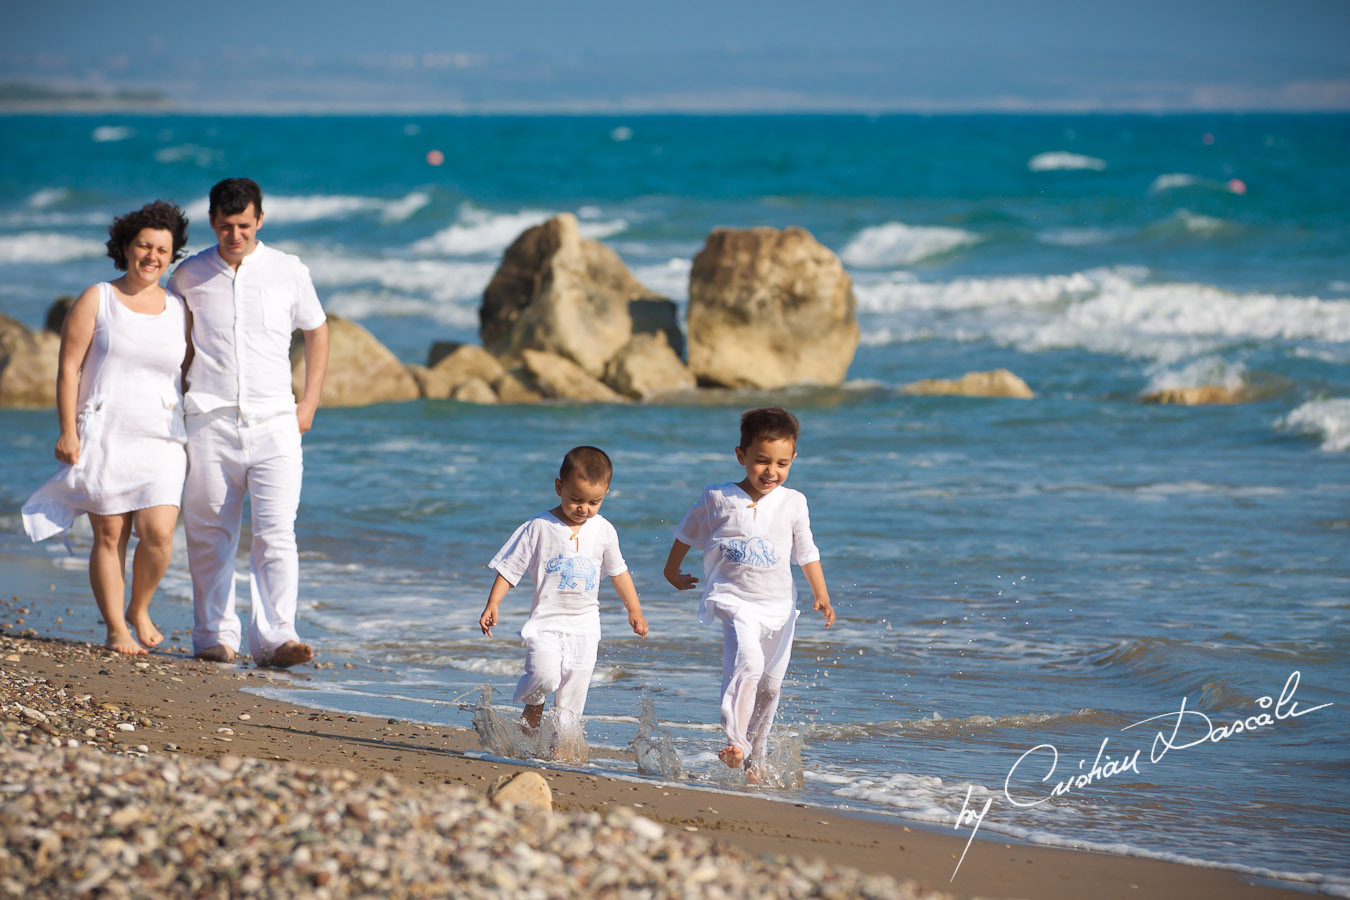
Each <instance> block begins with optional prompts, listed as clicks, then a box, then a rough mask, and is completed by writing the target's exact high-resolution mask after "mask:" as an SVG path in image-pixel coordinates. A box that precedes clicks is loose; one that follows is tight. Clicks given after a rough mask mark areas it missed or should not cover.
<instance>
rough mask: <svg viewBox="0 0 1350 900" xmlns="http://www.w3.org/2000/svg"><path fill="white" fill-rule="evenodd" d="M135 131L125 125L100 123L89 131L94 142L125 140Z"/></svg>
mask: <svg viewBox="0 0 1350 900" xmlns="http://www.w3.org/2000/svg"><path fill="white" fill-rule="evenodd" d="M135 133H136V129H134V128H131V127H129V126H126V125H100V126H98V127H97V128H95V129H94V130H93V131H92V132H90V133H89V137H91V138H92V139H93V140H94V143H96V144H108V143H112V142H113V141H125V140H126V139H127V138H129V137H131V136H132V135H133V134H135Z"/></svg>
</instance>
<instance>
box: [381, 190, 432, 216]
mask: <svg viewBox="0 0 1350 900" xmlns="http://www.w3.org/2000/svg"><path fill="white" fill-rule="evenodd" d="M430 202H431V195H430V194H428V193H426V192H424V191H411V192H410V193H408V194H405V195H404V196H403V197H401V198H399V199H398V200H391V201H390V202H388V203H386V204H385V206H384V211H383V212H382V213H380V220H381V221H384V222H402V221H403V220H405V219H407V218H409V217H410V216H412V215H413V214H414V213H416V212H417V211H418V210H419V209H421V208H422V207H424V206H426V205H427V204H428V203H430Z"/></svg>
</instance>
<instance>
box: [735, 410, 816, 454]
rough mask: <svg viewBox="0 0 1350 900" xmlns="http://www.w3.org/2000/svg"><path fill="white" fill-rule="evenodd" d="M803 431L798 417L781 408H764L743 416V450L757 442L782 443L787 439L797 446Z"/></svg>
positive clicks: (748, 412)
mask: <svg viewBox="0 0 1350 900" xmlns="http://www.w3.org/2000/svg"><path fill="white" fill-rule="evenodd" d="M800 431H801V429H800V428H799V426H798V425H797V417H796V416H794V415H793V414H792V413H790V412H788V411H787V410H786V409H783V407H781V406H763V407H760V408H759V409H752V410H749V411H747V412H745V413H743V414H742V415H741V449H742V450H745V449H748V448H749V446H750V445H751V444H753V443H754V442H755V441H781V440H783V439H784V438H786V439H787V440H789V441H792V445H793V446H794V447H795V446H796V445H797V435H798V434H799V433H800Z"/></svg>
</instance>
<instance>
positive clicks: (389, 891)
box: [0, 635, 942, 900]
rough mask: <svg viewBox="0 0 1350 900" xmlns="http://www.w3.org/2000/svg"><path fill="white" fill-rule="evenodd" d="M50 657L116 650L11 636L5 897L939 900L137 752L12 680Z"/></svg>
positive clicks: (551, 815) (560, 823) (635, 831)
mask: <svg viewBox="0 0 1350 900" xmlns="http://www.w3.org/2000/svg"><path fill="white" fill-rule="evenodd" d="M53 654H60V655H61V656H62V657H68V658H70V660H72V661H73V660H76V659H77V658H83V659H84V661H85V662H87V663H88V664H90V665H97V664H98V660H99V658H100V657H101V655H102V651H101V650H98V649H96V648H94V647H91V646H87V645H79V644H68V643H63V644H56V645H54V644H51V643H49V642H40V641H27V640H24V639H22V638H15V637H13V636H4V635H0V773H3V774H0V832H2V833H3V835H4V842H3V847H2V848H0V896H6V897H26V898H45V897H52V898H56V897H62V898H67V897H107V898H138V897H147V898H149V897H193V898H216V897H220V898H224V897H242V896H251V897H267V898H273V897H275V898H282V897H285V898H291V897H298V896H312V897H320V898H329V897H331V898H342V897H372V898H374V897H456V898H458V897H465V898H470V897H485V898H486V897H491V898H500V897H528V898H541V900H543V898H582V897H585V898H592V897H595V898H603V897H612V898H630V897H631V898H664V897H670V898H688V897H700V898H702V897H706V898H720V897H726V898H745V897H774V898H798V897H802V898H805V897H821V898H854V897H863V898H920V897H923V898H927V897H938V896H942V895H938V894H931V893H927V892H925V891H923V890H921V889H920V888H918V887H917V886H916V885H914V884H912V883H901V882H898V881H896V880H895V879H893V878H891V877H889V876H883V875H868V874H864V873H862V872H859V871H857V870H854V869H849V868H845V867H835V866H831V865H829V864H828V863H827V862H825V861H823V860H803V859H793V858H787V857H776V856H775V857H770V856H764V857H755V856H753V855H751V854H749V853H747V852H745V851H742V850H740V849H738V848H735V847H729V846H726V845H723V844H720V843H716V842H713V841H709V840H707V839H706V838H704V837H702V836H700V835H697V834H689V833H685V832H683V831H680V830H678V829H675V828H671V827H668V826H665V825H662V824H659V823H657V822H654V821H652V820H650V819H647V818H644V817H642V816H641V815H639V814H638V813H636V812H634V811H633V810H632V809H631V808H629V807H626V806H615V807H613V808H611V809H607V810H602V811H598V812H597V811H592V812H572V813H567V814H562V813H557V812H547V811H544V810H525V809H515V808H511V807H507V808H505V809H498V808H496V807H494V806H492V805H490V804H489V803H488V802H487V801H486V799H485V798H484V797H483V796H481V795H479V794H476V793H473V792H471V791H468V790H465V789H463V788H446V787H440V788H431V787H419V786H405V785H402V784H400V783H399V782H398V780H397V779H395V778H394V777H393V776H390V775H385V776H382V777H379V778H376V779H371V778H368V777H364V776H361V775H358V774H356V773H354V772H352V771H350V770H346V769H340V768H332V767H329V768H309V767H304V766H298V765H294V764H290V763H282V762H275V761H265V760H258V759H250V758H244V757H240V756H237V755H232V754H230V753H228V750H229V748H228V747H222V750H223V751H225V755H223V756H220V757H218V758H216V759H204V758H198V757H193V756H189V755H183V754H175V753H173V752H172V748H171V747H170V748H169V749H167V750H165V749H160V748H156V749H153V750H152V749H151V748H150V747H149V746H148V745H147V744H141V743H133V742H132V741H134V739H135V735H136V734H137V729H141V730H142V731H148V730H150V729H152V728H153V727H154V724H155V723H154V722H153V721H152V720H150V719H148V718H146V717H144V716H142V715H141V714H140V713H138V712H137V711H135V710H128V709H121V708H118V707H116V706H114V705H112V704H107V703H103V704H100V703H98V702H96V701H95V699H94V698H93V697H91V696H89V695H86V694H76V693H74V692H72V691H68V690H66V688H65V687H64V686H63V685H61V684H59V683H54V681H53V680H52V679H50V678H44V677H40V676H33V675H28V674H25V673H24V672H23V671H22V670H21V669H20V668H18V667H16V665H15V664H16V663H19V662H20V661H21V660H22V659H23V658H24V657H25V656H27V655H34V656H40V655H48V656H50V655H53ZM128 726H129V727H128ZM114 736H116V737H115V738H114ZM127 738H130V739H131V740H126V739H127Z"/></svg>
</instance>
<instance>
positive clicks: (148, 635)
mask: <svg viewBox="0 0 1350 900" xmlns="http://www.w3.org/2000/svg"><path fill="white" fill-rule="evenodd" d="M130 621H131V627H132V628H134V629H136V637H137V638H138V639H139V640H140V642H141V646H142V647H145V648H146V649H147V650H153V649H154V648H155V647H158V646H159V645H160V644H162V643H164V635H162V634H160V631H159V629H158V628H156V627H155V623H154V622H152V621H150V617H149V616H146V617H145V618H144V619H137V618H135V617H132V619H131V620H130Z"/></svg>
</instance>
